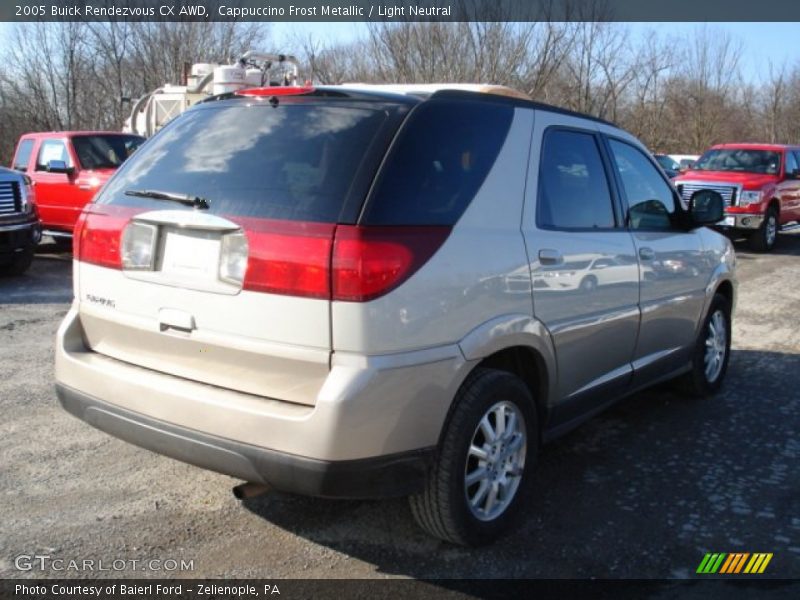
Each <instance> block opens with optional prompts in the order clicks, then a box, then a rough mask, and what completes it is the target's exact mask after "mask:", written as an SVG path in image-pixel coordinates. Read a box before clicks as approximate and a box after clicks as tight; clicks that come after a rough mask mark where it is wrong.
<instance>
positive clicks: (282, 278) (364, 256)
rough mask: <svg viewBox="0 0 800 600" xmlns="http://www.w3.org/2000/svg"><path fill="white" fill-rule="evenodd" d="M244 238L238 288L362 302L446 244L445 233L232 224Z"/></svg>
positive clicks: (287, 223)
mask: <svg viewBox="0 0 800 600" xmlns="http://www.w3.org/2000/svg"><path fill="white" fill-rule="evenodd" d="M234 220H235V221H236V222H238V223H239V224H240V225H241V226H242V228H243V229H244V230H245V231H246V232H247V238H248V246H249V251H250V252H249V260H248V266H247V272H246V275H245V278H244V286H243V288H244V289H246V290H251V291H255V292H267V293H272V294H285V295H289V296H304V297H308V298H324V299H333V300H339V301H344V302H366V301H368V300H373V299H375V298H377V297H379V296H382V295H384V294H386V293H388V292H390V291H391V290H393V289H395V288H396V287H398V286H399V285H400V284H402V283H403V282H404V281H406V280H407V279H408V278H409V277H410V276H411V275H413V274H414V272H416V271H417V270H418V269H419V268H420V267H421V266H422V265H424V264H425V263H426V262H427V261H428V259H429V258H430V257H431V256H433V254H434V253H435V252H436V250H438V249H439V247H440V246H441V245H442V243H443V242H444V241H445V240H446V239H447V236H448V235H449V233H450V227H362V226H357V225H333V224H326V223H303V222H292V221H273V220H266V219H234Z"/></svg>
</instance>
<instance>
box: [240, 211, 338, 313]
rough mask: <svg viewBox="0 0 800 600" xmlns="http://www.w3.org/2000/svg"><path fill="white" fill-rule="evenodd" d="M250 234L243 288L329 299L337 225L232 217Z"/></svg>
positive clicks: (248, 235)
mask: <svg viewBox="0 0 800 600" xmlns="http://www.w3.org/2000/svg"><path fill="white" fill-rule="evenodd" d="M232 219H233V220H234V221H235V222H236V223H238V224H239V225H241V226H242V228H243V229H244V230H245V232H246V234H247V240H248V246H249V249H250V256H249V259H248V264H247V272H246V274H245V277H244V285H243V287H244V289H246V290H252V291H254V292H268V293H272V294H286V295H291V296H306V297H309V298H330V295H331V293H330V257H331V246H332V244H333V232H334V229H335V228H336V225H334V224H329V223H304V222H298V221H274V220H269V219H244V218H236V217H233V218H232Z"/></svg>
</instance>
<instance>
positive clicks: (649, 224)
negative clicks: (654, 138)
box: [609, 140, 676, 229]
mask: <svg viewBox="0 0 800 600" xmlns="http://www.w3.org/2000/svg"><path fill="white" fill-rule="evenodd" d="M609 144H610V145H611V152H612V153H613V154H614V162H615V163H616V165H617V170H618V171H619V174H620V177H621V179H622V187H623V188H624V190H625V196H626V198H627V200H628V206H629V217H630V226H631V227H632V228H634V229H669V228H670V227H672V219H673V216H674V214H675V210H676V207H675V195H674V194H673V193H672V188H671V187H670V186H669V184H667V182H666V181H664V178H663V177H662V176H661V174H660V173H659V172H658V170H657V169H656V168H655V166H653V163H651V162H650V161H649V160H648V159H647V157H646V156H645V155H644V153H643V152H641V151H640V150H639V149H638V148H634V147H633V146H631V145H630V144H626V143H624V142H620V141H618V140H609Z"/></svg>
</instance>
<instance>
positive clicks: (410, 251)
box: [332, 225, 450, 302]
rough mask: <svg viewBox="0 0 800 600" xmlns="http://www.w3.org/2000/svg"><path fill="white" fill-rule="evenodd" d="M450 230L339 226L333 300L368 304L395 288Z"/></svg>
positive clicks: (334, 265) (426, 257)
mask: <svg viewBox="0 0 800 600" xmlns="http://www.w3.org/2000/svg"><path fill="white" fill-rule="evenodd" d="M449 233H450V227H360V226H353V225H340V226H339V227H338V228H337V229H336V241H335V243H334V247H333V260H332V270H333V299H334V300H343V301H349V302H365V301H367V300H372V299H374V298H377V297H378V296H382V295H383V294H386V293H388V292H390V291H391V290H393V289H395V288H396V287H397V286H399V285H400V284H402V283H403V282H404V281H406V279H408V278H409V277H410V276H411V275H413V274H414V272H416V271H417V270H418V269H419V268H420V267H421V266H422V265H424V264H425V263H426V262H427V261H428V259H429V258H430V257H431V256H433V254H434V253H435V252H436V251H437V250H438V249H439V247H440V246H441V245H442V244H443V243H444V241H445V240H446V239H447V236H448V235H449Z"/></svg>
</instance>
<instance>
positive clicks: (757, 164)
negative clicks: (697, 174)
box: [692, 148, 781, 175]
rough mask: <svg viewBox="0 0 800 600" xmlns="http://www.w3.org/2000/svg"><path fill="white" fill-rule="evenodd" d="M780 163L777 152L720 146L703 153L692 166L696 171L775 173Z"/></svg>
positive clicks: (779, 156)
mask: <svg viewBox="0 0 800 600" xmlns="http://www.w3.org/2000/svg"><path fill="white" fill-rule="evenodd" d="M780 165H781V155H780V153H778V152H772V151H770V150H749V149H746V148H720V149H717V150H709V151H708V152H706V153H705V154H703V156H701V157H700V158H698V159H697V162H696V163H694V166H693V167H692V168H693V169H696V170H698V171H743V172H746V173H766V174H768V175H776V174H777V173H778V170H779V169H780Z"/></svg>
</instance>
